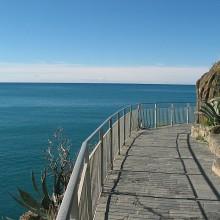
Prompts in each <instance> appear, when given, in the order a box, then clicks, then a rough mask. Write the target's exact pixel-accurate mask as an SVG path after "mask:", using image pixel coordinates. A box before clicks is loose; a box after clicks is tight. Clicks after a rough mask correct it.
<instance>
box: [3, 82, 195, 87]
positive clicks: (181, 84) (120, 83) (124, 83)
mask: <svg viewBox="0 0 220 220" xmlns="http://www.w3.org/2000/svg"><path fill="white" fill-rule="evenodd" d="M0 84H110V85H111V84H117V85H171V86H172V85H177V86H178V85H180V86H195V85H196V84H184V83H131V82H127V83H126V82H49V81H48V82H34V81H33V82H31V81H30V82H25V81H24V82H22V81H21V82H15V81H14V82H13V81H12V82H0Z"/></svg>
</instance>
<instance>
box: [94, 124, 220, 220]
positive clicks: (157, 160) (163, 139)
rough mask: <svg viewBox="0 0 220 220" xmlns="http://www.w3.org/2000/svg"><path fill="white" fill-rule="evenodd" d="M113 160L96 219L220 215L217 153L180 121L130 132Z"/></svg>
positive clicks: (213, 217) (184, 217)
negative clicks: (214, 168)
mask: <svg viewBox="0 0 220 220" xmlns="http://www.w3.org/2000/svg"><path fill="white" fill-rule="evenodd" d="M132 138H133V141H132V140H130V142H129V143H127V144H126V146H124V147H123V148H122V149H123V150H122V152H121V155H119V156H117V158H116V160H115V161H114V169H113V171H111V172H110V173H109V175H108V178H107V180H106V182H105V186H104V190H103V193H102V195H101V198H100V199H99V202H98V206H97V211H96V216H95V219H96V220H104V219H105V220H108V219H109V220H110V219H111V220H113V219H114V220H116V219H121V220H128V219H129V220H130V219H136V220H139V219H178V220H179V219H220V177H217V176H215V174H213V173H212V172H211V166H212V162H213V155H212V154H211V153H210V152H209V149H208V147H207V146H206V144H204V143H199V142H197V141H196V140H194V139H192V138H191V137H190V126H188V125H177V126H174V127H164V128H159V129H155V130H142V131H139V132H138V133H136V134H132Z"/></svg>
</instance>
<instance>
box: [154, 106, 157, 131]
mask: <svg viewBox="0 0 220 220" xmlns="http://www.w3.org/2000/svg"><path fill="white" fill-rule="evenodd" d="M154 128H157V104H155V105H154Z"/></svg>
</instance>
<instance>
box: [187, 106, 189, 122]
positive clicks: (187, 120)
mask: <svg viewBox="0 0 220 220" xmlns="http://www.w3.org/2000/svg"><path fill="white" fill-rule="evenodd" d="M186 123H187V124H189V103H188V104H187V106H186Z"/></svg>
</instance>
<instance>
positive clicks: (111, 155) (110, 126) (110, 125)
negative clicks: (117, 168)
mask: <svg viewBox="0 0 220 220" xmlns="http://www.w3.org/2000/svg"><path fill="white" fill-rule="evenodd" d="M109 129H110V131H109V132H110V169H111V170H113V149H112V148H113V146H112V145H113V143H112V118H110V120H109Z"/></svg>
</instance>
